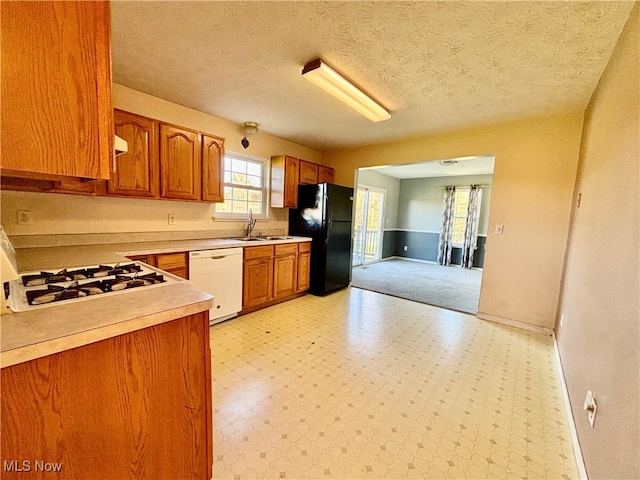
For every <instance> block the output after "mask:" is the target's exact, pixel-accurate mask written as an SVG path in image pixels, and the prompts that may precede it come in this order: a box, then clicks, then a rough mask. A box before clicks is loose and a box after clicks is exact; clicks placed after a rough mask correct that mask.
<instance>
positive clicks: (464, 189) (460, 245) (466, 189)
mask: <svg viewBox="0 0 640 480" xmlns="http://www.w3.org/2000/svg"><path fill="white" fill-rule="evenodd" d="M462 192H467V208H468V202H469V194H470V193H471V187H456V193H455V195H456V198H455V202H454V204H453V219H452V221H451V228H452V229H453V225H454V224H455V221H456V218H463V219H464V229H463V231H464V230H466V229H467V215H466V212H465V215H464V217H460V216H457V215H456V214H455V212H456V207H457V205H458V193H462ZM481 208H482V189H480V190H479V191H478V213H477V215H478V220H479V219H480V213H481ZM451 244H452V245H453V247H455V248H463V247H464V238H463V239H462V243H458V242H456V241H455V239H454V237H453V233H452V235H451Z"/></svg>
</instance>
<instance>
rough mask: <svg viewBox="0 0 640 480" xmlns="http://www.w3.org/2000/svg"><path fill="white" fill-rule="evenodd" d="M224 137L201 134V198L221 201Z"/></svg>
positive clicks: (222, 194) (208, 200) (222, 195)
mask: <svg viewBox="0 0 640 480" xmlns="http://www.w3.org/2000/svg"><path fill="white" fill-rule="evenodd" d="M223 179H224V139H223V138H220V137H214V136H212V135H202V200H205V201H207V202H223V201H224V191H223Z"/></svg>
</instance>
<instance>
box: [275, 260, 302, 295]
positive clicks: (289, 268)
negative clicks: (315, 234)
mask: <svg viewBox="0 0 640 480" xmlns="http://www.w3.org/2000/svg"><path fill="white" fill-rule="evenodd" d="M296 256H297V255H285V256H282V257H275V258H274V259H273V298H278V297H282V296H283V295H289V294H291V293H295V291H296V287H297V285H296V284H297V282H296V263H297V262H296Z"/></svg>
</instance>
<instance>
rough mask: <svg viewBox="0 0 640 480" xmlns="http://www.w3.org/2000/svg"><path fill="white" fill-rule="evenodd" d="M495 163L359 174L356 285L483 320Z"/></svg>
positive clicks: (456, 161)
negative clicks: (482, 297) (478, 315)
mask: <svg viewBox="0 0 640 480" xmlns="http://www.w3.org/2000/svg"><path fill="white" fill-rule="evenodd" d="M494 162H495V157H494V156H493V155H481V156H473V157H458V158H453V159H442V160H434V161H429V162H423V163H416V164H411V165H391V166H389V165H387V166H380V167H367V168H360V169H358V170H357V172H356V179H355V180H356V182H354V183H355V184H356V185H357V186H358V188H357V190H356V191H357V193H356V198H354V231H353V262H352V263H353V267H352V279H351V286H353V287H357V288H363V289H366V290H372V291H376V292H380V293H386V294H388V295H393V296H397V297H402V298H407V299H409V300H414V301H418V302H422V303H428V304H431V305H435V306H439V307H444V308H448V309H451V310H457V311H462V312H467V313H471V314H476V313H477V311H478V305H479V300H480V294H481V285H482V274H483V270H484V268H485V265H484V257H485V255H484V254H485V243H486V239H487V233H488V232H487V231H488V226H489V223H488V216H489V210H490V208H489V207H490V200H491V187H492V183H493V168H494ZM376 192H382V193H383V195H382V196H381V197H377V196H376V195H375V193H376ZM447 192H449V193H447ZM378 198H379V199H380V201H381V204H382V208H380V209H378V210H376V209H375V204H376V201H377V199H378ZM371 204H373V205H374V207H372V206H371ZM445 213H446V215H445ZM441 252H445V253H444V255H441Z"/></svg>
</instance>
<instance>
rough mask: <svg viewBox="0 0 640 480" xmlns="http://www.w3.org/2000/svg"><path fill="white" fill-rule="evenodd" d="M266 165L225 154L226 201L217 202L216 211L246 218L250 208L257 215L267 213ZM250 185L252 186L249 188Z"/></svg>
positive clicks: (224, 179)
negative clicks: (265, 203) (265, 202)
mask: <svg viewBox="0 0 640 480" xmlns="http://www.w3.org/2000/svg"><path fill="white" fill-rule="evenodd" d="M265 173H266V168H265V165H264V164H263V163H261V162H259V161H253V160H245V159H242V158H234V157H232V156H231V157H228V156H225V158H224V175H223V181H224V198H225V202H224V203H217V204H216V205H215V207H214V208H215V211H216V212H220V213H225V214H230V215H231V216H233V217H235V216H237V217H238V218H244V217H245V216H246V214H247V213H248V211H249V209H251V210H252V212H253V213H254V214H255V215H264V214H265V210H266V209H265V205H264V201H265V198H266V197H265V180H264V175H265ZM247 187H250V188H247Z"/></svg>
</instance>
